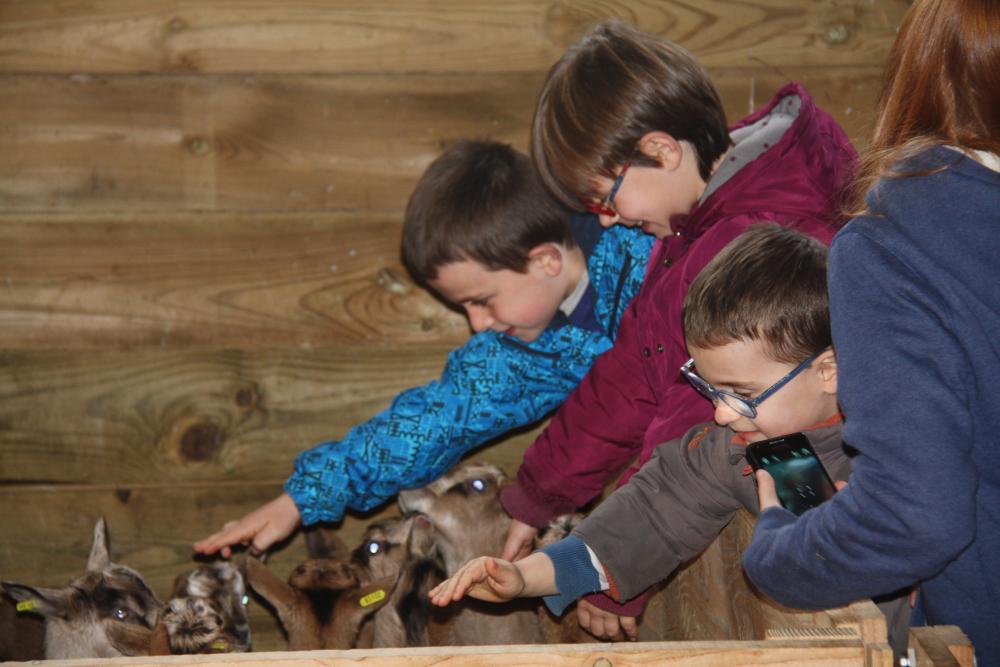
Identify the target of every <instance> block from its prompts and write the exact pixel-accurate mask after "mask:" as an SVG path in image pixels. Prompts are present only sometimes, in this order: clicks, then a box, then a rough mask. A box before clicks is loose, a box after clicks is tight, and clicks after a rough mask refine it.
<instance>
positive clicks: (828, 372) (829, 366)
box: [813, 347, 837, 394]
mask: <svg viewBox="0 0 1000 667" xmlns="http://www.w3.org/2000/svg"><path fill="white" fill-rule="evenodd" d="M813 363H814V364H816V372H817V373H819V379H820V382H822V384H823V390H824V391H826V393H828V394H836V393H837V354H836V353H835V352H834V351H833V348H832V347H828V348H827V349H826V350H824V351H823V352H821V353H820V355H819V356H818V357H816V361H814V362H813Z"/></svg>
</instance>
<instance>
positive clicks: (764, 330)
mask: <svg viewBox="0 0 1000 667" xmlns="http://www.w3.org/2000/svg"><path fill="white" fill-rule="evenodd" d="M826 256H827V249H826V246H824V245H823V244H822V243H820V242H819V241H817V240H816V239H814V238H812V237H810V236H806V235H805V234H802V233H801V232H797V231H794V230H792V229H788V228H786V227H782V226H780V225H775V224H757V225H753V226H752V227H750V229H748V230H747V231H745V232H743V233H742V234H740V235H739V236H738V237H736V238H735V239H733V240H732V241H731V242H730V243H729V245H727V246H726V247H725V248H723V249H722V251H721V252H720V253H719V254H718V255H716V256H715V257H714V258H713V259H712V261H710V262H709V263H708V264H707V265H705V268H704V269H702V270H701V272H700V273H699V274H698V276H697V277H696V278H695V279H694V281H693V282H692V283H691V287H690V288H688V292H687V296H686V297H685V298H684V336H685V338H686V340H687V344H688V345H692V346H695V347H703V348H713V347H718V346H720V345H725V344H727V343H732V342H735V341H739V340H759V341H762V342H763V343H764V344H765V345H766V347H767V348H768V351H769V353H770V356H771V357H772V358H773V359H774V360H775V361H779V362H782V363H792V364H797V363H799V362H800V361H803V360H805V359H808V358H809V357H811V356H813V355H816V354H819V353H820V352H822V351H823V350H825V349H826V348H827V347H830V346H831V345H832V344H833V339H832V335H831V333H830V302H829V299H828V298H827V292H826Z"/></svg>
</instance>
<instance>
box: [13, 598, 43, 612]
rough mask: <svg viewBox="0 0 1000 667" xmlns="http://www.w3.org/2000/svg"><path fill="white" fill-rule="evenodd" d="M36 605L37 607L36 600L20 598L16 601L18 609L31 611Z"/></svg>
mask: <svg viewBox="0 0 1000 667" xmlns="http://www.w3.org/2000/svg"><path fill="white" fill-rule="evenodd" d="M37 607H38V601H37V600H21V601H20V602H18V603H17V610H18V611H31V610H32V609H36V608H37Z"/></svg>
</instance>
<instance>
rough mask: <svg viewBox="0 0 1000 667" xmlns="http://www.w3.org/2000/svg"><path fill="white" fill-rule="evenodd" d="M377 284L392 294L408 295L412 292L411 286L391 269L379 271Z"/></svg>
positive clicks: (376, 278) (376, 277) (376, 279)
mask: <svg viewBox="0 0 1000 667" xmlns="http://www.w3.org/2000/svg"><path fill="white" fill-rule="evenodd" d="M375 282H377V283H378V284H379V285H380V286H381V287H382V289H384V290H385V291H386V292H389V293H390V294H406V293H408V292H409V291H410V286H409V285H407V284H406V283H405V282H403V280H402V279H400V278H399V277H398V276H397V275H396V274H395V273H393V272H392V271H390V270H389V269H382V270H381V271H379V272H378V275H377V276H375Z"/></svg>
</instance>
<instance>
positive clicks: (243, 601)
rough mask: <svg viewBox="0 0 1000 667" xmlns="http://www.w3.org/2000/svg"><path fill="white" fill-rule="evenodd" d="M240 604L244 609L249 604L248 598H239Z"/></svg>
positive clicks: (246, 596) (247, 596)
mask: <svg viewBox="0 0 1000 667" xmlns="http://www.w3.org/2000/svg"><path fill="white" fill-rule="evenodd" d="M240 602H242V603H243V606H244V607H245V606H247V605H248V604H250V596H249V595H244V596H243V597H242V598H240Z"/></svg>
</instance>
